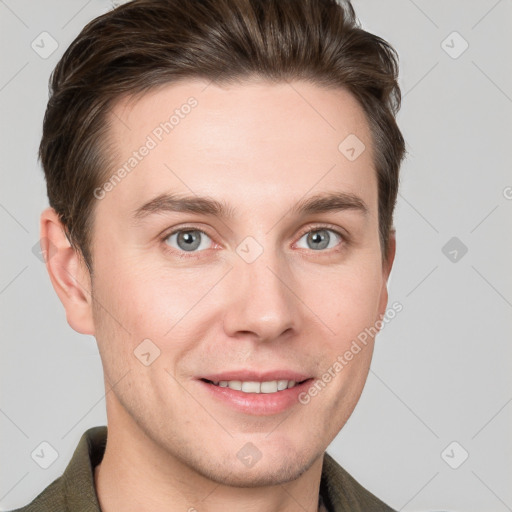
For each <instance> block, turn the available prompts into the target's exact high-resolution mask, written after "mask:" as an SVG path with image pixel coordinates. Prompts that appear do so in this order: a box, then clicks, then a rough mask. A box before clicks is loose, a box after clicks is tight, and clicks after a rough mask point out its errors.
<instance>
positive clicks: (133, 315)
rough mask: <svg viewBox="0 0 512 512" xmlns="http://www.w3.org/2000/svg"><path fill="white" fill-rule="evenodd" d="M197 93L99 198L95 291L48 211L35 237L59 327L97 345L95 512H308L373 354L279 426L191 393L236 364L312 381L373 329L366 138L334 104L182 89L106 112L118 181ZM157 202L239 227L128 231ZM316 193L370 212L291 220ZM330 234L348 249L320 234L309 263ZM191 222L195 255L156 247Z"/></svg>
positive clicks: (250, 85)
mask: <svg viewBox="0 0 512 512" xmlns="http://www.w3.org/2000/svg"><path fill="white" fill-rule="evenodd" d="M190 96H194V97H195V98H196V99H197V101H198V105H197V107H195V108H194V109H193V110H192V111H191V113H190V114H188V115H187V116H186V117H185V118H184V119H181V120H180V123H179V125H178V126H176V127H175V128H174V130H173V131H172V132H171V133H169V134H167V135H165V137H164V138H163V140H162V141H161V142H160V143H159V144H158V146H157V147H156V148H155V149H153V150H152V151H151V152H150V154H149V155H148V156H146V157H145V158H144V159H143V160H142V161H141V162H140V163H139V164H138V165H137V167H136V168H135V169H134V170H133V171H132V172H131V173H130V174H129V175H128V176H126V177H125V178H124V179H123V180H122V181H121V182H120V183H119V184H117V186H116V187H115V188H114V189H113V190H112V191H110V192H109V193H107V194H106V195H105V197H104V198H103V199H101V200H96V204H95V221H94V231H93V246H92V255H93V268H94V274H93V278H92V279H91V277H90V276H89V274H88V272H87V269H86V267H85V265H84V264H83V262H82V261H81V258H80V257H79V256H80V255H79V253H77V252H75V251H74V250H73V249H72V248H71V247H70V245H69V242H68V240H67V239H66V237H65V236H64V233H63V229H62V226H61V224H60V223H59V220H58V217H57V215H56V214H55V212H54V211H53V210H52V209H51V208H48V209H47V210H45V211H44V212H43V213H42V216H41V237H42V238H47V239H49V240H50V241H51V242H52V243H53V244H54V246H55V248H56V251H55V254H54V255H53V256H52V257H51V258H49V259H48V261H47V269H48V272H49V275H50V278H51V281H52V284H53V286H54V288H55V290H56V292H57V294H58V296H59V298H60V299H61V301H62V303H63V305H64V307H65V310H66V314H67V320H68V322H69V324H70V326H71V327H72V328H73V329H74V330H76V331H77V332H80V333H83V334H90V335H93V336H95V338H96V340H97V343H98V348H99V351H100V355H101V360H102V364H103V369H104V375H105V387H106V391H108V393H107V395H106V406H107V417H108V428H109V431H108V443H107V447H106V452H105V456H104V458H103V461H102V463H101V464H100V465H99V466H97V467H96V469H95V482H96V488H97V493H98V496H99V500H100V504H101V508H102V510H103V511H104V512H113V511H115V510H125V511H135V510H137V511H139V510H148V511H149V510H151V511H153V512H160V511H164V510H165V511H166V512H169V511H185V510H191V511H193V510H194V508H195V509H197V511H199V512H202V511H208V512H217V511H225V510H234V509H235V504H236V510H244V511H251V512H263V511H265V512H269V511H275V512H277V511H280V512H291V511H296V510H297V509H301V510H308V511H316V510H317V502H318V491H319V483H320V477H321V470H322V457H323V454H324V451H325V450H326V448H327V446H328V445H329V443H330V442H331V441H332V440H333V439H334V437H335V436H336V435H337V434H338V432H339V431H340V429H341V428H342V427H343V425H344V424H345V423H346V421H347V419H348V418H349V416H350V415H351V413H352V411H353V409H354V407H355V405H356V403H357V401H358V399H359V397H360V394H361V392H362V389H363V386H364V383H365V381H366V378H367V374H368V371H369V366H370V362H371V357H372V352H373V340H371V339H370V340H369V342H368V344H367V346H366V348H364V349H363V350H362V351H361V352H360V353H358V354H357V355H356V356H354V358H353V359H352V361H350V363H349V364H347V366H345V367H344V368H343V371H341V372H340V373H338V374H337V375H336V377H335V378H334V379H332V381H331V382H330V383H329V384H328V385H327V386H326V387H325V388H324V389H323V390H322V391H321V392H320V393H319V394H318V396H316V397H314V398H312V399H311V401H310V403H309V404H307V405H302V404H300V403H296V404H294V405H293V406H292V407H291V408H290V409H288V410H286V411H284V412H282V413H279V414H275V415H270V416H258V415H251V414H243V413H240V412H238V411H235V410H233V409H232V408H231V407H230V406H228V405H226V404H225V403H221V402H219V401H217V400H215V399H214V398H212V397H211V396H210V395H209V393H207V392H206V391H205V390H204V389H203V386H202V385H200V384H199V383H198V381H197V380H196V378H197V377H198V376H201V375H205V374H208V373H217V372H221V371H225V370H233V369H240V368H244V369H254V370H259V371H265V370H268V369H276V368H289V369H293V370H298V371H302V372H304V373H306V374H308V375H311V376H314V377H316V378H321V376H322V374H323V373H324V372H325V371H327V369H328V368H329V367H332V365H333V363H334V362H335V361H336V358H337V357H338V356H339V355H341V354H343V353H345V351H346V350H348V349H349V347H350V344H351V342H352V340H354V339H356V337H357V335H358V334H359V333H360V332H362V331H363V330H364V329H365V328H366V327H369V326H373V325H374V324H375V322H376V321H378V320H379V319H381V318H382V315H383V314H384V313H385V311H386V306H387V301H388V293H387V279H388V276H389V273H390V271H391V266H392V263H393V259H394V254H395V238H394V234H393V236H391V242H390V245H389V248H388V249H387V250H388V261H387V263H383V260H382V253H381V247H380V243H379V229H378V228H379V226H378V215H377V214H378V203H377V181H376V174H375V169H374V166H373V153H372V142H371V136H370V131H369V128H368V123H367V121H366V119H365V116H364V113H363V110H362V108H361V107H360V106H359V104H358V103H357V101H356V100H355V99H354V98H353V97H352V96H351V95H350V94H349V93H348V92H346V91H344V90H334V89H331V90H327V89H325V88H321V87H319V86H316V85H313V84H310V83H305V82H298V81H297V82H292V83H291V84H286V83H280V84H270V83H266V82H261V81H260V82H258V81H254V82H247V83H244V84H243V85H230V86H229V87H218V86H216V85H213V84H210V85H208V86H207V83H206V82H202V81H200V80H188V81H186V82H182V83H178V84H172V85H167V86H165V87H161V88H160V89H158V90H156V91H153V92H150V93H146V94H145V95H144V96H142V97H141V98H140V99H139V100H138V101H136V102H135V101H128V100H127V99H122V100H121V101H119V102H118V103H117V104H116V105H115V107H114V109H113V113H112V115H111V139H112V141H114V142H115V147H116V154H115V158H116V163H117V165H119V166H120V165H122V163H123V162H125V161H126V160H127V158H128V157H129V156H130V155H131V153H132V152H133V151H134V150H136V149H138V148H139V147H140V146H141V145H142V144H143V143H144V142H145V140H146V137H147V135H148V134H151V133H152V130H154V128H155V127H156V126H158V125H159V123H160V122H162V121H163V120H165V119H168V117H169V116H170V115H171V114H172V112H173V111H174V109H175V108H179V107H180V105H182V104H183V103H185V102H186V100H187V98H189V97H190ZM305 100H307V101H305ZM349 134H356V135H357V137H358V138H359V139H360V140H362V141H363V142H364V144H365V146H366V150H365V151H364V152H363V153H362V154H361V155H360V156H359V157H358V158H357V159H356V160H355V161H349V160H348V159H347V158H346V157H345V156H344V155H343V154H342V153H341V152H340V151H339V150H338V145H339V144H340V142H341V141H342V140H343V139H345V137H346V136H347V135H349ZM166 166H167V167H166ZM115 169H116V168H113V169H112V172H114V171H115ZM163 192H168V193H171V192H173V193H183V194H192V193H193V194H197V195H201V196H209V197H211V198H215V199H218V200H222V201H225V202H226V203H228V204H229V205H230V206H231V207H233V208H236V210H237V214H236V215H235V216H234V217H233V219H220V218H217V217H214V216H208V215H205V214H191V213H183V212H168V213H162V214H158V215H154V216H150V217H148V218H146V219H144V220H143V221H141V222H140V223H139V224H135V223H134V222H133V220H132V219H131V215H132V213H133V211H134V210H135V209H137V208H138V207H139V206H141V205H142V204H143V203H145V202H147V201H148V200H149V199H152V198H153V197H154V196H157V195H159V194H161V193H163ZM324 192H348V193H352V194H355V195H357V196H358V197H359V198H361V199H362V200H363V201H364V203H365V204H366V206H367V208H368V214H367V215H363V214H362V213H361V212H359V211H355V210H343V211H332V212H326V213H321V214H313V215H309V216H305V217H297V216H294V215H292V214H291V213H290V209H291V208H292V207H293V206H294V205H295V204H296V203H297V202H298V201H299V200H300V199H303V198H305V197H306V198H307V197H310V196H312V195H315V194H319V193H324ZM319 224H320V227H318V225H319ZM323 224H330V225H332V226H333V228H336V229H337V231H339V232H340V233H341V234H345V235H348V236H347V237H346V240H343V239H341V238H337V236H336V234H335V233H334V232H332V231H329V234H330V236H331V242H330V246H329V248H324V249H321V250H315V249H313V248H311V247H312V246H311V241H310V242H309V245H308V236H307V233H308V232H309V231H314V230H315V229H316V230H317V231H321V230H322V229H324V228H322V225H323ZM182 226H183V227H186V228H187V229H201V230H205V231H206V232H207V236H205V237H204V238H203V239H202V240H203V242H202V244H201V247H200V248H199V249H196V251H195V252H194V253H190V252H186V251H185V250H183V248H182V247H183V244H182V245H181V246H180V245H178V243H177V240H176V236H174V237H172V238H168V239H167V241H162V240H161V238H162V237H163V236H165V235H166V234H167V233H168V232H170V231H171V228H178V227H182ZM328 229H330V228H328ZM196 234H197V233H196ZM199 236H204V235H200V234H199ZM247 236H251V237H253V238H254V239H255V240H257V241H258V243H259V244H260V245H261V247H262V248H263V253H262V254H261V255H260V256H259V257H258V258H257V259H256V260H255V261H254V262H252V263H247V262H246V261H244V259H242V258H241V257H240V256H239V255H238V254H237V252H236V248H237V246H238V245H239V244H240V243H241V242H242V241H243V240H244V239H245V237H247ZM173 240H174V241H173ZM180 253H181V254H185V255H187V254H188V255H190V254H192V255H193V257H188V258H180V257H179V256H178V254H180ZM147 338H149V339H151V340H152V342H153V343H154V344H155V345H156V346H157V347H158V348H159V350H160V356H159V357H158V358H157V359H156V360H155V361H154V362H153V363H152V364H151V365H149V366H145V365H143V364H142V363H141V362H140V361H139V360H138V359H137V358H136V357H134V350H135V349H136V347H137V346H138V345H139V344H140V343H141V341H142V340H144V339H147ZM248 442H251V443H253V444H254V445H255V446H257V448H258V449H259V451H260V452H261V454H262V456H261V459H260V460H259V461H258V462H257V463H256V464H255V465H254V466H253V467H251V468H248V467H246V466H245V465H243V464H242V463H241V462H240V460H239V459H238V458H237V457H236V454H237V452H238V451H239V450H240V449H241V448H242V447H243V446H244V445H245V444H246V443H248ZM299 505H300V506H299Z"/></svg>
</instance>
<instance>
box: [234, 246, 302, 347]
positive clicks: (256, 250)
mask: <svg viewBox="0 0 512 512" xmlns="http://www.w3.org/2000/svg"><path fill="white" fill-rule="evenodd" d="M268 240H269V239H267V242H268V244H270V242H269V241H268ZM236 252H237V254H236V255H234V256H235V258H234V268H233V270H232V271H231V272H230V282H229V287H230V297H231V299H230V300H229V301H228V303H227V304H226V311H225V316H224V329H225V330H226V333H227V334H229V335H230V336H235V335H236V333H237V332H246V333H247V332H251V333H253V334H254V335H255V336H256V337H257V338H258V339H261V340H272V339H275V338H277V337H279V336H280V335H281V334H282V333H284V332H285V331H286V330H288V329H289V328H293V327H296V324H297V319H298V314H297V313H298V312H297V311H296V309H297V304H296V301H295V300H294V297H293V293H292V292H291V290H290V289H289V287H291V288H293V286H292V283H291V282H290V281H291V275H290V273H289V271H288V268H287V265H286V261H285V260H284V259H283V258H281V257H280V255H279V252H278V250H277V249H275V248H274V247H270V245H268V246H266V247H263V245H262V244H260V243H259V242H257V241H256V240H255V239H254V238H252V237H247V238H246V239H245V240H244V241H242V243H241V244H239V246H238V247H237V250H236Z"/></svg>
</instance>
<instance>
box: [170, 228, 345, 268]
mask: <svg viewBox="0 0 512 512" xmlns="http://www.w3.org/2000/svg"><path fill="white" fill-rule="evenodd" d="M322 230H328V231H332V232H334V233H335V234H336V235H337V236H339V237H340V238H341V242H339V244H338V245H343V246H344V245H346V244H347V243H348V242H349V239H348V237H347V236H345V235H343V234H342V233H340V232H339V230H338V228H336V226H333V225H331V224H319V225H315V226H313V227H308V228H307V229H306V230H304V231H303V232H301V234H300V236H299V238H298V239H297V241H298V240H300V239H301V238H302V237H303V236H304V235H307V234H308V233H314V232H316V231H322ZM182 231H198V232H200V233H202V234H204V235H206V236H207V237H209V238H210V239H212V241H213V237H212V236H210V235H209V234H208V233H207V232H206V231H204V230H202V229H198V228H196V227H194V226H181V227H180V228H178V229H175V230H173V231H170V232H168V233H166V234H165V235H164V236H163V237H162V238H161V239H160V240H161V242H162V244H163V246H164V251H166V252H169V253H171V254H173V255H175V256H177V257H178V258H183V259H187V258H198V257H199V255H200V254H201V253H202V252H204V251H197V252H189V253H187V251H178V250H176V249H174V248H171V247H170V246H169V245H168V244H167V243H166V240H167V239H168V238H169V237H170V236H172V235H174V234H176V233H180V232H182ZM303 250H304V249H303ZM311 251H313V249H311ZM339 251H340V249H339V248H338V249H336V248H331V249H329V250H321V251H318V253H320V254H329V253H331V252H339ZM313 252H317V251H313Z"/></svg>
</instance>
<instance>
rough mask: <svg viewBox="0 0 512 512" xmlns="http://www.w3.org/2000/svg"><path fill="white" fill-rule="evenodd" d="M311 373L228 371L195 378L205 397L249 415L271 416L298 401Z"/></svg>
mask: <svg viewBox="0 0 512 512" xmlns="http://www.w3.org/2000/svg"><path fill="white" fill-rule="evenodd" d="M313 380H314V377H306V375H304V374H300V373H296V372H286V371H283V372H267V374H261V373H260V374H257V373H254V372H246V371H243V372H230V373H229V374H227V373H225V374H220V375H209V376H207V377H202V378H198V379H197V380H196V382H197V383H199V384H200V385H201V388H202V389H203V390H204V392H205V393H206V395H205V396H206V397H208V399H211V400H213V401H214V403H215V404H218V405H220V406H222V407H228V409H231V410H234V411H237V412H239V413H242V414H244V415H251V416H272V415H275V414H280V413H283V412H284V411H286V410H288V409H291V408H293V407H296V406H297V405H300V402H299V396H300V395H301V393H304V392H305V391H306V390H307V389H308V388H309V386H311V383H312V382H313Z"/></svg>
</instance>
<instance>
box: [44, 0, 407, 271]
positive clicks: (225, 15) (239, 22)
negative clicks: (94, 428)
mask: <svg viewBox="0 0 512 512" xmlns="http://www.w3.org/2000/svg"><path fill="white" fill-rule="evenodd" d="M254 76H256V77H261V78H264V79H269V80H271V81H274V82H283V81H287V80H293V79H302V80H308V81H310V82H312V83H314V84H318V85H320V86H325V87H330V88H343V89H345V90H348V91H349V92H350V93H352V94H353V95H354V97H355V98H356V99H357V100H358V101H359V103H360V104H361V106H362V108H363V109H364V112H365V114H366V117H367V119H368V122H369V126H370V129H371V133H372V137H373V146H374V155H375V156H374V160H375V162H374V163H375V168H376V172H377V182H378V190H379V192H378V201H379V234H380V243H381V248H382V253H383V259H386V256H387V246H388V241H389V234H390V230H391V229H392V228H393V225H392V224H393V211H394V207H395V203H396V197H397V193H398V183H399V168H400V164H401V161H402V159H403V157H404V155H405V144H404V139H403V137H402V134H401V132H400V130H399V128H398V126H397V124H396V120H395V116H396V113H397V112H398V110H399V108H400V100H401V94H400V88H399V86H398V82H397V78H398V56H397V54H396V51H395V50H394V49H393V48H392V47H391V46H390V44H389V43H387V42H386V41H384V40H383V39H381V38H380V37H378V36H376V35H373V34H371V33H369V32H366V31H365V30H363V29H362V28H361V27H360V24H359V22H358V20H357V18H356V16H355V13H354V9H353V7H352V5H351V4H350V2H348V1H347V2H343V3H342V0H340V2H337V1H336V0H133V1H131V2H129V3H126V4H124V5H121V6H119V7H118V8H116V9H114V10H112V11H110V12H108V13H106V14H103V15H101V16H99V17H97V18H95V19H94V20H92V21H91V22H90V23H88V24H87V25H86V26H85V27H84V28H83V30H82V31H81V32H80V34H79V35H78V36H77V37H76V39H75V40H74V41H73V42H72V43H71V45H70V46H69V48H68V49H67V50H66V52H65V53H64V55H63V56H62V58H61V59H60V61H59V62H58V64H57V66H56V67H55V69H54V71H53V73H52V76H51V77H50V99H49V101H48V106H47V109H46V113H45V117H44V123H43V136H42V140H41V144H40V147H39V158H40V160H41V163H42V166H43V169H44V172H45V177H46V184H47V192H48V199H49V202H50V206H52V207H53V208H54V209H55V210H56V212H57V213H58V215H59V218H60V220H61V222H62V224H63V226H64V228H65V231H66V235H67V236H68V239H69V241H70V243H71V245H72V246H73V247H74V248H75V249H78V250H79V252H80V253H81V254H82V256H83V258H84V261H85V263H86V264H87V267H88V269H89V271H90V272H91V273H92V255H91V234H92V226H93V218H94V216H93V214H94V200H95V196H94V194H93V191H94V190H95V189H96V188H97V187H98V186H99V185H100V184H101V183H104V182H105V181H106V179H108V175H109V172H110V169H111V166H112V164H113V162H112V161H111V159H112V152H110V151H109V138H108V129H109V124H108V116H107V113H108V112H109V110H110V109H111V108H112V107H113V106H114V104H115V102H116V101H118V100H119V99H120V98H121V97H126V96H131V95H139V94H143V93H144V92H146V91H148V90H150V89H151V88H154V87H156V86H161V85H164V84H170V83H172V82H175V81H177V80H181V79H184V78H185V79H186V78H204V79H207V80H211V81H212V82H217V83H222V82H228V83H234V82H238V83H242V82H243V79H244V78H245V79H248V78H250V77H254ZM340 142H341V141H340Z"/></svg>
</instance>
